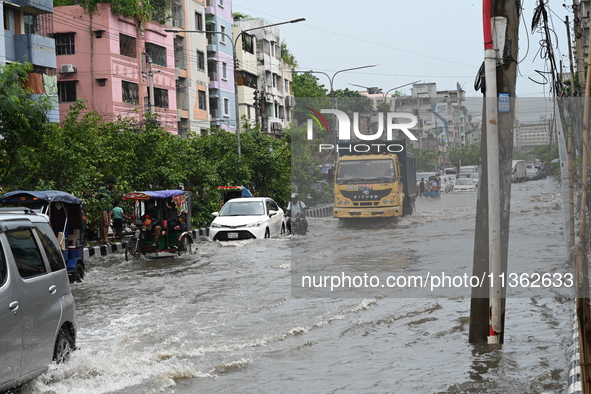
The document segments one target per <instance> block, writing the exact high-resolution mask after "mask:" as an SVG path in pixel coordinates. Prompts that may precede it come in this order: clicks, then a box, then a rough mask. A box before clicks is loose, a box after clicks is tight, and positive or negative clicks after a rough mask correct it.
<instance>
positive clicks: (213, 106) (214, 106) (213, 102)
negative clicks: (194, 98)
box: [209, 97, 219, 119]
mask: <svg viewBox="0 0 591 394" xmlns="http://www.w3.org/2000/svg"><path fill="white" fill-rule="evenodd" d="M209 114H210V115H211V117H212V118H214V119H215V118H219V113H218V99H217V98H215V97H210V98H209Z"/></svg>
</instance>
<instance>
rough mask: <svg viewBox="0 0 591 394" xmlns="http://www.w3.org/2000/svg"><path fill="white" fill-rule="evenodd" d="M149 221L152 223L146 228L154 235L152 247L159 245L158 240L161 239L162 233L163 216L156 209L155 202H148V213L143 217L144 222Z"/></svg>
mask: <svg viewBox="0 0 591 394" xmlns="http://www.w3.org/2000/svg"><path fill="white" fill-rule="evenodd" d="M147 219H149V220H150V223H149V224H148V225H147V226H146V228H147V229H148V231H150V233H152V234H154V243H153V244H152V246H156V245H158V239H160V233H161V232H162V227H161V221H162V219H161V216H160V210H159V209H158V208H156V204H155V202H154V200H148V201H146V213H145V214H144V216H142V220H144V222H145V221H146V220H147Z"/></svg>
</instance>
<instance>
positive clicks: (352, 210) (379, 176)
mask: <svg viewBox="0 0 591 394" xmlns="http://www.w3.org/2000/svg"><path fill="white" fill-rule="evenodd" d="M404 196H405V194H404V187H403V182H402V177H401V166H400V162H399V160H398V156H397V155H396V154H369V155H352V156H342V157H341V158H340V159H339V160H338V162H337V168H336V171H335V182H334V208H333V217H335V218H340V219H345V218H389V217H397V216H403V214H404V200H405V199H404Z"/></svg>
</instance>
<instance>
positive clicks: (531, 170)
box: [525, 168, 540, 181]
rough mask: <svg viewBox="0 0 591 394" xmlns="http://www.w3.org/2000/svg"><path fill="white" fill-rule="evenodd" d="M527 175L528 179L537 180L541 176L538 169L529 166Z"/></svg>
mask: <svg viewBox="0 0 591 394" xmlns="http://www.w3.org/2000/svg"><path fill="white" fill-rule="evenodd" d="M525 176H526V178H527V180H528V181H535V180H536V179H539V177H540V175H539V173H538V170H536V169H535V168H528V169H527V170H526V171H525Z"/></svg>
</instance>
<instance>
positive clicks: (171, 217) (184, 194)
mask: <svg viewBox="0 0 591 394" xmlns="http://www.w3.org/2000/svg"><path fill="white" fill-rule="evenodd" d="M123 200H135V205H134V210H133V215H131V218H132V230H134V233H133V236H132V237H131V238H130V239H128V240H127V241H126V242H125V243H126V245H125V260H129V257H130V256H133V257H140V256H141V255H146V254H148V253H155V254H158V253H173V254H178V255H179V256H181V255H183V254H184V253H191V252H192V248H193V243H194V240H193V233H192V231H191V192H188V191H183V190H150V191H143V192H132V193H128V194H126V195H124V196H123ZM149 213H152V217H150V215H149ZM157 227H159V228H157Z"/></svg>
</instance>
